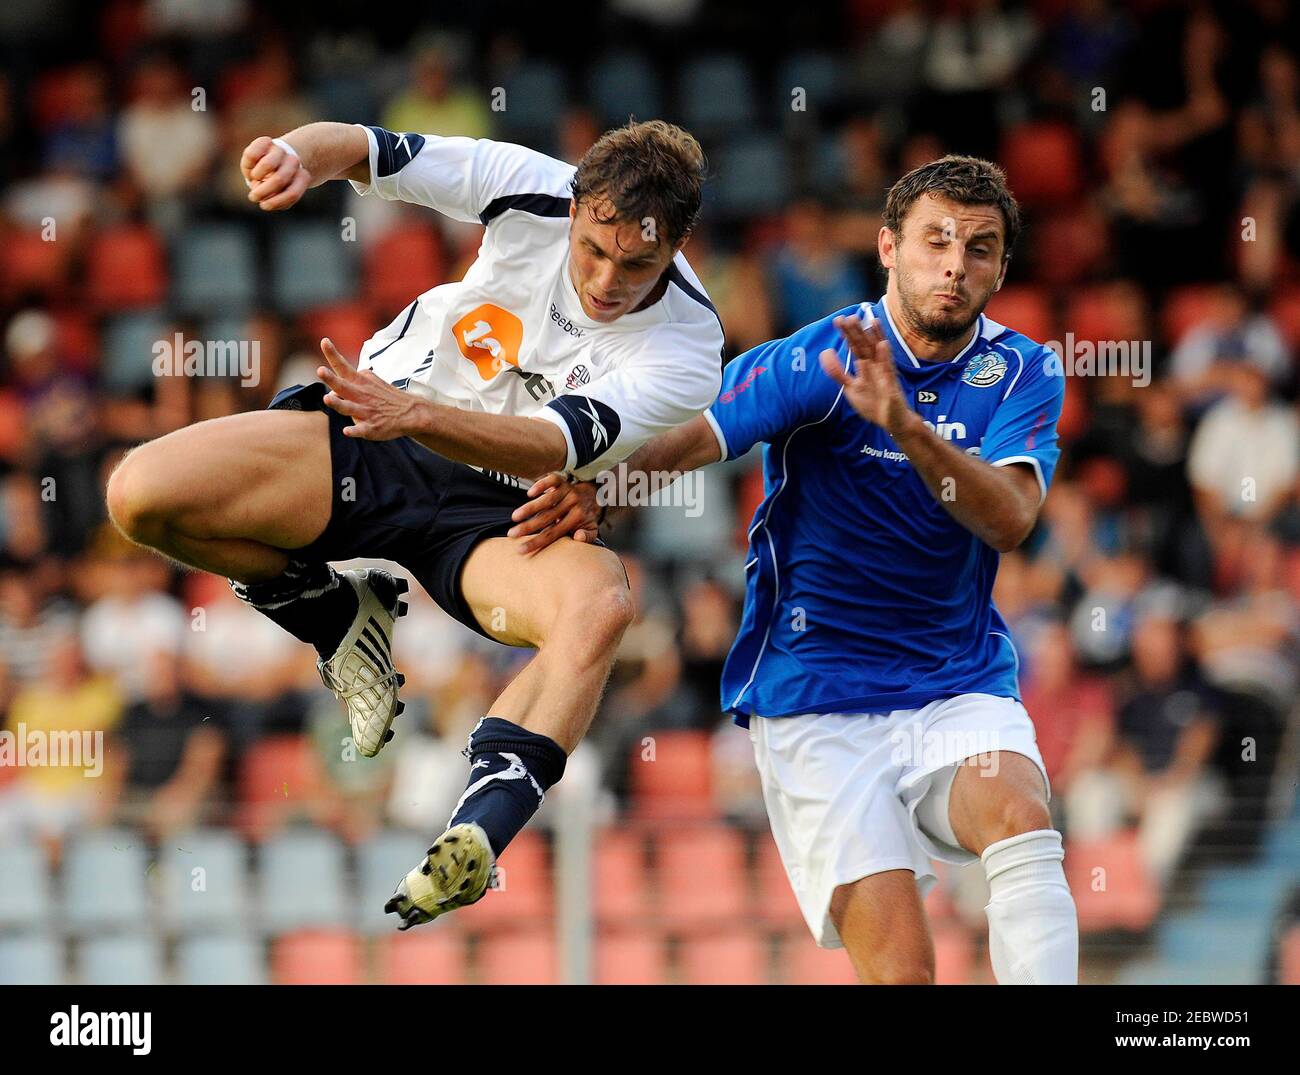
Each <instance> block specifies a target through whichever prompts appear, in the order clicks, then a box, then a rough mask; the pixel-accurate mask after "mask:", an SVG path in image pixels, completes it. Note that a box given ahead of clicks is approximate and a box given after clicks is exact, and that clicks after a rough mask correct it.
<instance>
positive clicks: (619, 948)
mask: <svg viewBox="0 0 1300 1075" xmlns="http://www.w3.org/2000/svg"><path fill="white" fill-rule="evenodd" d="M667 981H668V947H667V942H666V941H665V939H664V937H663V935H662V934H659V933H654V932H648V931H642V930H614V931H610V932H605V933H601V934H600V935H599V936H597V938H596V973H595V984H596V985H664V984H665V983H666V982H667Z"/></svg>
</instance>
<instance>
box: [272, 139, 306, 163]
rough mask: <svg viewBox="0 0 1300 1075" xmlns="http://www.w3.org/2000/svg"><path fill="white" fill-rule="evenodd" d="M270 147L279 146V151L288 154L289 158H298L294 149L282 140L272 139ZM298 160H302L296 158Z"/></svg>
mask: <svg viewBox="0 0 1300 1075" xmlns="http://www.w3.org/2000/svg"><path fill="white" fill-rule="evenodd" d="M271 145H273V146H279V147H280V148H281V149H283V150H284V151H285V152H286V153H288V154H289V155H290V156H291V157H298V151H297V150H296V149H294V148H293V146H291V145H289V143H288V142H286V141H285V140H284V139H283V138H272V139H271ZM298 159H299V160H302V158H301V157H298Z"/></svg>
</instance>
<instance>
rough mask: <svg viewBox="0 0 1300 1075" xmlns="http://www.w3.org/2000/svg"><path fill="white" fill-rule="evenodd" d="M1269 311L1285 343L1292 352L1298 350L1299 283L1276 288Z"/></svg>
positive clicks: (1299, 325) (1299, 323)
mask: <svg viewBox="0 0 1300 1075" xmlns="http://www.w3.org/2000/svg"><path fill="white" fill-rule="evenodd" d="M1269 313H1270V314H1272V315H1273V320H1275V321H1276V322H1277V327H1278V330H1279V331H1280V332H1281V333H1282V336H1283V338H1284V339H1285V340H1286V342H1287V345H1288V346H1289V347H1290V348H1291V350H1292V351H1293V352H1300V284H1288V285H1286V286H1285V287H1280V288H1278V289H1277V293H1276V295H1275V297H1274V299H1273V304H1272V305H1271V306H1270V307H1269Z"/></svg>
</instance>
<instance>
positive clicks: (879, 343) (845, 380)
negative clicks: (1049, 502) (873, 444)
mask: <svg viewBox="0 0 1300 1075" xmlns="http://www.w3.org/2000/svg"><path fill="white" fill-rule="evenodd" d="M835 327H836V328H838V329H839V330H840V332H841V333H842V334H843V335H844V338H845V339H846V340H847V341H848V344H849V348H850V350H851V351H852V352H853V358H854V367H855V368H854V370H853V372H852V373H847V372H845V370H844V369H843V368H842V367H841V365H840V358H839V355H837V354H836V353H835V352H834V351H826V352H824V353H823V354H822V356H821V363H822V369H824V370H825V371H826V374H827V376H829V377H831V378H832V379H833V380H835V381H837V382H838V383H839V384H841V385H842V386H843V387H844V398H845V399H846V400H848V402H849V404H850V405H851V406H852V407H853V409H854V410H855V411H857V412H858V413H859V414H860V415H862V417H863V418H865V419H866V420H867V421H868V422H874V423H875V424H876V425H878V426H880V427H881V428H882V429H884V430H885V432H887V433H888V434H889V435H890V436H891V437H893V439H894V443H895V444H897V445H898V447H899V449H900V450H901V451H902V452H903V454H904V455H906V456H907V458H908V461H909V462H910V463H911V464H912V466H913V467H914V468H915V469H916V472H917V473H918V474H920V475H921V478H922V480H923V481H924V482H925V484H926V488H928V489H929V490H930V492H931V493H932V494H934V498H935V499H936V500H938V501H939V503H940V504H942V505H943V507H944V509H945V510H946V511H947V512H948V514H949V515H951V516H952V517H953V518H954V519H956V520H957V521H958V522H959V523H961V524H962V526H964V527H966V529H967V530H969V531H970V532H971V533H973V534H974V535H975V536H976V537H978V538H979V539H980V540H981V541H983V542H984V543H985V544H987V545H991V546H992V547H993V548H995V549H997V550H998V552H1010V551H1011V550H1012V549H1014V548H1015V547H1016V546H1017V545H1019V544H1020V543H1021V542H1022V541H1024V540H1025V538H1027V537H1028V536H1029V532H1030V531H1031V530H1032V529H1033V528H1034V522H1035V521H1036V520H1037V518H1038V509H1039V500H1040V496H1039V494H1040V489H1039V485H1038V479H1037V477H1036V476H1035V475H1034V472H1033V471H1032V470H1030V469H1029V468H1028V467H1026V466H1024V465H1022V464H1019V463H1012V464H1010V465H1008V466H1004V467H995V466H993V465H991V464H989V463H986V462H984V461H983V460H981V459H977V458H975V456H973V455H967V454H966V453H965V452H963V451H961V450H960V449H959V448H954V447H953V446H952V445H951V444H949V443H948V442H947V441H945V440H943V439H942V438H940V437H939V436H938V435H937V434H936V433H935V432H934V431H933V430H932V429H930V428H929V427H928V426H927V425H926V424H925V423H924V421H922V419H921V416H920V415H919V414H917V413H916V411H914V410H912V408H911V407H910V406H908V404H907V401H906V400H905V399H904V398H903V393H902V390H901V389H900V388H899V385H898V372H897V371H896V370H895V369H894V359H893V355H892V354H891V353H890V348H889V343H888V342H887V341H886V340H885V339H884V337H883V336H881V334H880V330H879V328H877V326H876V325H875V324H872V325H871V326H869V327H868V326H865V325H863V323H862V322H861V321H860V320H859V319H858V318H856V317H839V318H836V319H835Z"/></svg>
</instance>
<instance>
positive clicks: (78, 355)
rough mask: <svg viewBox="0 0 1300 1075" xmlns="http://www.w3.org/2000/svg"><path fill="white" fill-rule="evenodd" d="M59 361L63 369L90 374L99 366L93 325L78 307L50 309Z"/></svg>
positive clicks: (97, 339) (97, 342) (97, 341)
mask: <svg viewBox="0 0 1300 1075" xmlns="http://www.w3.org/2000/svg"><path fill="white" fill-rule="evenodd" d="M49 312H50V315H51V316H52V317H53V318H54V324H55V338H56V339H57V340H58V348H59V360H60V362H61V363H62V365H63V366H64V368H65V369H69V370H77V371H80V372H83V373H91V372H93V371H94V370H95V369H96V368H97V367H98V366H99V355H100V342H99V335H98V333H96V331H95V324H94V321H93V320H92V318H91V317H90V315H89V314H87V313H86V311H85V310H84V309H82V308H81V307H79V306H73V307H67V308H63V309H51V310H50V311H49Z"/></svg>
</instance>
